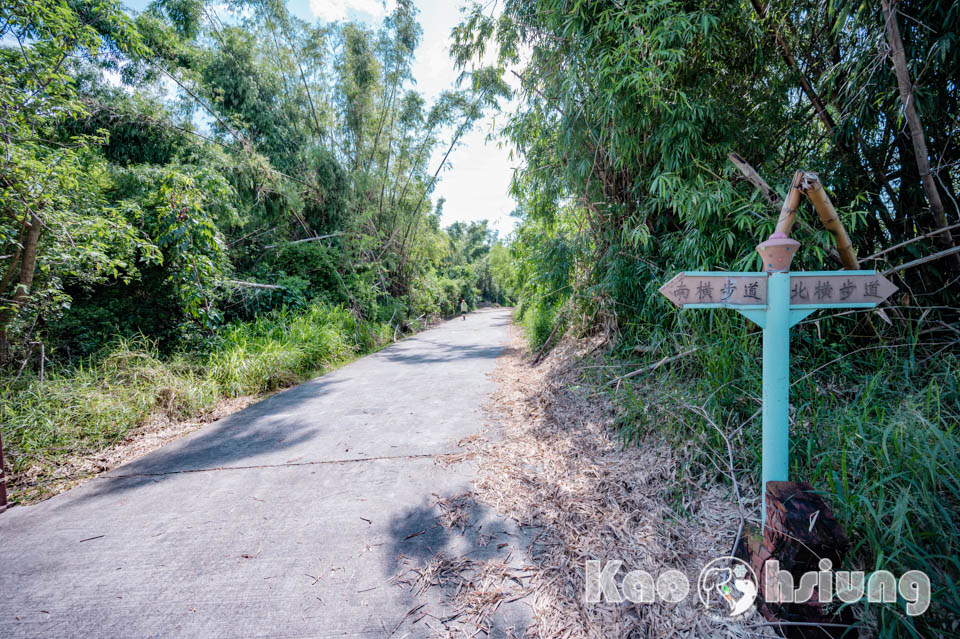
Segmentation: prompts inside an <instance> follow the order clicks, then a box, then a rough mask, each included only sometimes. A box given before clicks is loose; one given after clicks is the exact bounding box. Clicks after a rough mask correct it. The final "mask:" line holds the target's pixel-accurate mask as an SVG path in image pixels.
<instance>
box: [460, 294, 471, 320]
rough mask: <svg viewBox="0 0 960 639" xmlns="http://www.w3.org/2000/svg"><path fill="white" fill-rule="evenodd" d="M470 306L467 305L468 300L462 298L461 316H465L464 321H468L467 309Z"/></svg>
mask: <svg viewBox="0 0 960 639" xmlns="http://www.w3.org/2000/svg"><path fill="white" fill-rule="evenodd" d="M468 308H469V307H468V306H467V300H465V299H463V298H460V317H462V318H463V321H464V322H466V321H467V309H468Z"/></svg>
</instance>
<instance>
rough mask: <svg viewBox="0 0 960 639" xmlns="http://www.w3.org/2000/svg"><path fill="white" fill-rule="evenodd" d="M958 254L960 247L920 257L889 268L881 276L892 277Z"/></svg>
mask: <svg viewBox="0 0 960 639" xmlns="http://www.w3.org/2000/svg"><path fill="white" fill-rule="evenodd" d="M940 231H943V229H940ZM956 253H960V246H954V247H953V248H948V249H944V250H942V251H940V252H939V253H934V254H933V255H927V256H926V257H920V258H917V259H915V260H913V261H911V262H907V263H906V264H901V265H900V266H894V267H893V268H889V269H887V270H885V271H884V272H883V273H881V275H890V274H891V273H896V272H898V271H903V270H906V269H908V268H913V267H914V266H920V265H921V264H926V263H927V262H934V261H936V260H939V259H940V258H941V257H946V256H948V255H955V254H956Z"/></svg>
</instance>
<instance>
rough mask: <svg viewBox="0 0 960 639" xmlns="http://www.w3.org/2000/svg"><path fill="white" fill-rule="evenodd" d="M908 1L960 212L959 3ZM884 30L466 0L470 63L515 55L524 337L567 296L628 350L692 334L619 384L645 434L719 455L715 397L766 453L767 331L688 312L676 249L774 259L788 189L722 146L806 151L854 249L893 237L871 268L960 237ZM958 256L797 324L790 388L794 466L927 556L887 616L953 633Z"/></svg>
mask: <svg viewBox="0 0 960 639" xmlns="http://www.w3.org/2000/svg"><path fill="white" fill-rule="evenodd" d="M757 11H762V12H763V13H762V15H758V13H757ZM896 11H897V12H898V19H899V24H900V26H901V29H902V32H903V38H904V48H905V53H906V57H907V60H908V61H909V64H910V67H911V68H910V73H911V77H912V79H913V82H914V83H915V89H914V94H913V99H914V100H915V104H916V105H917V108H918V111H919V112H920V117H921V119H922V121H923V124H924V129H925V130H924V132H923V133H924V135H925V136H926V138H927V139H928V141H930V142H931V144H930V147H929V148H930V149H931V153H933V154H935V157H932V158H931V164H933V165H934V167H935V168H934V171H935V173H936V178H937V188H938V189H940V192H941V195H942V198H943V199H944V201H948V200H949V203H948V204H947V207H948V209H949V211H948V217H949V216H952V217H950V219H955V218H956V217H957V216H958V215H960V210H958V209H957V204H956V203H957V201H960V198H958V197H957V195H958V189H960V146H958V145H957V144H956V142H955V140H956V139H957V136H958V134H960V129H958V123H960V117H958V112H957V109H958V104H960V94H958V91H960V87H958V85H957V83H956V81H955V78H954V76H955V75H956V68H957V61H958V59H960V57H958V56H960V47H958V42H957V39H956V35H955V34H956V33H957V32H958V30H960V12H958V11H957V10H956V3H951V2H921V1H919V0H916V1H914V0H909V1H901V2H898V3H896ZM888 48H889V45H888V43H887V41H886V37H885V33H884V17H883V14H882V12H881V10H880V8H879V5H878V4H876V3H860V2H846V1H841V2H831V3H826V4H825V3H814V2H800V3H796V2H781V1H775V2H752V1H751V2H747V1H746V0H738V1H736V2H719V1H717V0H697V1H694V2H678V1H676V0H645V1H644V2H612V3H611V2H567V1H565V0H507V1H506V2H505V3H504V4H503V10H502V12H501V13H500V14H499V15H498V14H495V13H491V12H490V11H488V7H485V6H482V5H480V4H476V5H474V7H473V8H472V9H471V10H468V11H467V12H466V13H465V15H464V19H463V22H462V24H461V25H460V26H459V27H458V28H457V29H455V31H454V45H453V47H452V50H453V53H454V55H455V57H456V58H457V60H458V62H459V63H460V64H461V65H463V66H464V68H467V67H468V65H469V64H470V63H471V62H472V61H476V60H479V59H485V60H489V59H490V57H491V56H490V54H491V53H493V54H495V55H496V57H497V59H498V62H499V65H500V67H501V68H507V67H508V66H510V67H511V68H512V69H514V70H515V71H516V72H517V74H518V75H519V76H520V82H521V88H520V91H519V92H518V96H517V99H518V108H517V109H516V110H515V112H513V113H512V114H510V116H509V120H508V123H507V125H506V133H507V136H508V138H509V139H510V141H511V142H512V143H513V145H514V147H515V149H516V152H517V154H518V156H519V158H520V159H521V166H520V168H519V169H518V170H517V172H516V174H515V177H514V181H513V186H512V188H513V192H514V195H515V196H516V198H517V200H518V203H519V210H518V215H519V216H520V219H521V224H520V227H519V229H518V230H517V234H516V239H515V240H514V242H513V243H512V246H511V248H510V252H511V255H512V257H513V259H514V262H515V273H514V276H513V277H514V279H513V282H514V291H515V295H516V296H517V297H518V302H519V305H518V313H517V314H518V316H519V317H522V318H523V321H524V323H525V324H526V326H527V329H528V335H529V336H530V337H531V341H532V346H533V347H534V348H536V347H538V345H541V344H542V343H543V340H544V339H546V334H549V331H550V330H552V328H553V326H555V325H556V324H555V320H554V319H553V318H552V317H551V313H553V312H556V311H557V309H561V308H565V309H567V311H568V313H567V316H568V317H570V318H576V325H575V326H574V328H575V329H576V330H579V331H585V332H589V331H602V332H603V333H604V334H607V335H613V336H614V337H615V338H617V340H618V351H617V353H618V354H619V356H620V357H621V358H623V360H625V361H626V362H628V363H629V364H630V365H631V366H635V367H638V368H639V367H644V366H653V365H654V364H656V362H658V361H660V360H661V359H663V358H672V357H674V356H677V355H678V354H684V353H688V351H690V350H691V349H694V348H696V349H698V350H696V351H694V352H693V353H692V354H687V355H682V356H681V357H680V358H679V359H677V360H671V361H675V362H676V363H673V364H671V366H663V367H657V368H656V369H655V370H656V373H655V376H656V378H657V379H656V381H655V382H654V381H651V382H644V383H643V384H640V385H637V386H636V387H633V385H631V384H630V383H624V384H620V385H619V386H620V387H621V389H622V391H621V393H620V394H618V395H617V401H618V402H619V403H620V404H621V405H622V406H624V407H625V408H626V409H628V410H627V417H626V418H625V419H624V423H623V428H624V433H625V436H626V437H627V439H628V440H630V441H634V442H636V441H639V440H640V439H641V438H642V437H643V436H645V435H646V434H647V433H648V432H650V431H655V432H656V434H657V435H658V436H666V437H668V438H672V439H673V441H674V442H675V443H676V444H677V447H678V449H679V450H681V451H683V452H684V454H685V455H686V456H687V457H686V459H687V460H688V463H689V464H690V465H691V467H690V468H688V469H686V470H687V471H689V472H694V471H697V472H702V471H703V468H704V467H705V466H706V464H705V463H704V462H705V461H706V460H707V457H708V456H709V458H710V459H711V460H713V459H715V458H716V457H717V456H720V457H721V458H722V456H723V455H724V454H725V450H724V448H723V441H722V439H720V438H719V437H718V436H717V434H716V432H715V431H714V430H713V429H712V427H710V426H709V425H708V424H704V423H703V422H701V420H700V417H699V415H698V414H696V413H693V412H691V411H689V410H688V409H687V408H686V407H687V406H699V405H701V404H703V403H705V402H706V404H707V406H706V410H707V411H708V414H710V415H711V416H712V417H711V418H712V419H713V420H714V421H715V422H716V423H718V424H730V425H731V426H730V430H733V429H735V426H733V425H734V424H747V426H745V427H744V429H743V430H741V431H737V432H738V433H739V435H738V451H740V452H741V453H742V454H741V456H740V459H739V460H738V468H744V469H746V472H744V473H742V476H745V477H753V476H756V475H757V474H758V472H759V436H758V429H757V428H756V424H757V420H756V419H752V416H754V414H755V412H756V411H757V408H758V402H759V383H760V382H759V380H760V375H759V370H758V363H759V360H760V358H759V351H758V344H759V339H758V336H757V335H755V334H753V333H751V332H750V329H749V328H748V327H747V326H746V322H744V321H743V320H742V318H738V317H736V316H732V315H730V314H729V313H726V314H724V313H720V312H716V313H709V312H697V313H683V314H681V313H679V312H677V311H676V309H674V308H673V307H672V306H671V305H670V303H669V302H667V301H666V300H665V299H664V298H663V296H661V295H660V294H659V293H658V288H659V287H660V286H661V285H662V284H663V283H664V282H666V281H667V280H669V279H670V277H672V276H673V275H674V274H675V273H676V272H678V271H681V270H711V269H725V270H754V269H756V268H757V266H758V264H757V257H756V254H755V252H754V246H755V245H756V244H757V243H758V242H759V241H760V240H762V239H765V238H766V237H767V236H768V235H769V234H770V232H771V231H772V230H773V226H774V222H775V219H776V216H777V210H776V207H773V206H770V205H769V204H768V203H766V201H765V200H764V198H763V197H761V196H760V195H759V194H758V193H757V192H756V191H755V190H754V187H753V186H752V185H751V184H749V183H747V182H746V181H744V180H741V179H740V175H739V173H738V171H737V169H736V168H735V167H734V166H733V165H732V164H731V163H730V162H729V161H728V159H727V154H728V153H731V152H737V153H739V154H740V155H741V156H743V157H744V158H746V159H747V161H748V162H749V163H750V165H751V166H753V167H754V168H755V169H756V170H757V171H758V172H759V174H760V175H762V176H763V177H764V178H766V179H767V180H768V181H769V182H770V184H772V185H773V189H774V191H777V192H779V193H780V194H781V195H782V194H783V193H784V192H785V190H786V186H787V185H788V184H789V182H790V179H791V177H792V174H793V172H794V171H795V170H797V169H804V170H815V171H816V172H817V173H818V174H819V176H820V178H821V180H822V181H823V183H824V184H825V185H826V186H827V188H828V190H829V192H830V197H831V199H832V201H833V202H834V203H835V204H836V206H837V210H838V213H839V216H840V218H841V220H842V221H843V224H844V225H845V227H846V228H847V230H848V231H849V233H850V235H851V237H852V238H853V242H854V244H855V245H856V247H857V249H858V251H859V254H860V256H861V259H862V258H863V257H865V256H867V255H870V254H872V253H876V252H879V251H881V250H882V249H885V248H887V247H890V250H889V251H886V252H884V253H883V254H882V255H880V256H879V258H878V260H877V261H871V262H865V263H864V268H874V267H876V268H877V269H878V270H884V269H885V268H888V267H895V266H897V265H900V264H904V263H906V262H908V261H910V260H913V259H915V258H918V257H922V256H925V255H930V254H933V253H936V252H937V251H940V250H942V249H944V248H946V245H944V244H942V243H941V241H940V240H938V239H936V237H935V236H931V237H924V235H925V234H926V233H928V232H929V231H932V230H933V229H935V228H937V226H938V223H937V221H936V219H935V217H934V215H933V213H932V212H931V210H930V207H929V206H928V202H927V201H926V198H925V195H924V192H923V189H922V188H921V176H920V175H918V169H917V163H916V158H915V157H914V156H913V148H912V146H911V145H910V143H909V141H908V135H907V132H906V131H905V128H904V127H905V123H904V121H903V116H902V108H903V105H902V103H901V100H900V97H899V93H898V85H897V80H896V78H895V77H894V75H893V71H892V65H891V64H889V61H888V60H886V54H885V51H887V50H888ZM785 50H787V51H789V52H790V53H789V54H785ZM878 52H879V53H878ZM931 52H936V54H932V53H931ZM798 219H799V220H801V221H803V222H809V223H808V224H804V223H801V224H798V226H797V227H796V228H795V230H794V236H795V237H796V239H798V240H800V241H801V242H802V244H803V248H802V250H801V252H800V253H799V255H798V259H797V260H796V261H795V267H794V268H795V269H797V270H828V269H834V268H836V264H835V262H833V261H832V260H831V258H830V257H829V256H828V249H829V248H831V240H830V237H829V235H828V234H826V233H825V232H824V231H823V230H822V227H821V225H820V223H819V221H818V220H816V218H815V217H814V216H813V215H812V214H811V211H810V207H809V205H806V204H804V205H803V206H802V208H801V210H800V211H799V212H798ZM931 235H932V234H931ZM952 264H954V263H952V262H950V260H949V259H941V260H936V261H932V262H930V263H927V264H924V265H922V266H919V267H911V268H907V269H904V270H900V271H898V272H897V273H896V275H895V276H894V277H895V278H896V279H897V283H898V285H899V286H900V288H901V291H903V292H904V293H905V294H904V295H902V296H898V298H897V299H896V300H895V301H894V303H893V304H892V305H891V306H890V307H888V308H886V309H885V310H884V312H885V315H884V316H883V317H881V316H879V315H874V316H873V320H872V323H871V324H863V323H854V322H851V321H850V319H851V318H850V316H847V317H846V318H844V319H838V318H823V317H820V318H817V319H816V322H815V323H814V322H809V323H808V324H807V326H808V327H809V328H805V329H803V330H801V331H800V332H799V333H796V334H795V335H794V352H793V353H792V361H793V364H794V366H795V370H796V371H807V372H808V373H807V374H808V375H809V376H808V377H806V378H803V380H802V381H799V380H798V381H797V382H796V383H795V384H794V389H793V390H794V396H793V399H794V402H793V404H794V407H795V409H796V414H795V424H794V428H795V429H796V430H798V431H799V433H798V435H797V437H795V438H794V440H793V441H794V443H795V444H796V445H797V446H798V447H800V446H802V447H803V448H799V449H798V450H795V451H791V459H793V460H794V463H795V464H796V468H795V469H793V470H794V471H795V472H796V474H795V475H794V476H797V477H802V478H803V479H809V480H811V481H813V482H814V483H815V485H816V486H818V487H819V488H824V489H826V490H829V491H830V492H831V498H832V499H833V500H834V501H833V503H834V504H835V505H836V506H837V509H838V511H842V512H843V515H842V517H844V519H845V523H846V524H847V526H848V530H850V531H851V532H853V533H854V535H855V536H856V537H857V538H858V539H862V540H863V541H862V543H860V545H858V546H857V548H856V549H855V552H854V554H853V556H852V557H851V562H852V563H855V564H859V565H860V566H861V567H866V568H868V569H869V568H874V567H878V566H880V565H884V566H886V567H888V568H891V569H893V568H897V569H899V568H904V569H909V568H918V569H924V570H928V569H929V570H930V571H932V574H934V575H936V577H935V581H936V586H935V587H936V588H937V590H938V592H939V593H940V594H941V596H942V606H943V607H942V608H940V609H939V611H937V612H935V613H932V614H929V615H927V616H925V617H924V618H921V619H916V620H910V619H908V618H906V617H904V616H903V615H902V614H897V613H896V611H894V610H893V609H892V608H890V607H887V608H884V609H882V610H879V611H878V610H872V611H870V613H869V615H868V617H870V618H871V619H872V618H873V617H874V616H876V617H877V618H878V619H879V627H880V630H879V633H880V635H881V636H946V635H947V634H949V633H950V632H952V631H953V629H952V627H951V626H950V625H949V624H950V622H949V619H950V617H954V618H955V617H956V615H957V614H960V612H958V611H960V602H958V600H957V597H956V581H957V579H958V578H960V566H958V565H957V562H956V560H955V556H956V554H957V549H956V548H955V547H954V546H955V544H954V540H955V539H957V535H956V517H957V514H956V513H957V503H958V502H957V500H956V494H957V493H956V479H955V478H956V472H957V466H956V464H954V463H953V462H952V458H951V461H949V462H942V461H939V460H943V459H944V455H951V454H952V453H949V452H947V451H951V450H953V449H955V448H956V445H957V444H956V441H957V440H956V437H957V433H956V430H955V428H954V427H953V424H954V423H955V422H956V420H957V415H958V412H957V404H956V401H955V400H954V399H950V400H949V401H939V400H938V401H934V400H933V399H932V398H934V397H938V398H939V397H941V396H949V397H953V395H951V394H950V393H949V392H945V389H949V388H953V387H954V386H955V382H953V381H951V379H952V378H955V376H956V355H957V352H958V349H957V342H956V336H955V332H952V329H951V328H949V327H955V326H956V325H957V321H958V313H957V308H958V307H960V303H958V302H960V299H958V290H960V289H958V288H957V287H956V280H955V278H956V273H955V272H954V271H955V269H953V268H950V267H951V265H952ZM853 317H854V318H861V317H862V316H861V315H859V314H858V315H854V316H853ZM884 318H886V319H888V320H889V321H890V323H891V324H892V325H888V324H887V323H885V322H884ZM814 327H815V330H814ZM637 353H642V354H643V357H642V358H639V361H637V360H638V357H637ZM851 353H868V354H871V355H875V354H876V353H883V354H884V357H883V358H879V357H877V358H874V357H862V356H857V357H849V358H848V359H847V356H848V355H849V354H851ZM837 358H844V359H842V360H840V361H842V364H841V365H837V364H836V363H834V362H833V360H836V359H837ZM918 362H923V364H922V365H918ZM664 378H666V379H664ZM667 389H674V390H673V391H669V390H667ZM674 391H675V392H674ZM811 424H812V425H811ZM701 444H702V445H701ZM870 460H872V463H871V461H870ZM932 460H938V461H932ZM710 468H713V466H712V464H711V465H710ZM898 500H899V501H898ZM908 505H909V507H915V508H917V509H920V511H921V514H920V515H919V516H918V517H917V519H918V520H922V521H923V522H924V524H923V527H921V526H920V525H916V526H913V525H912V522H908V521H907V516H906V514H905V513H906V510H907V508H908ZM934 599H935V601H936V595H935V597H934ZM868 621H869V620H868Z"/></svg>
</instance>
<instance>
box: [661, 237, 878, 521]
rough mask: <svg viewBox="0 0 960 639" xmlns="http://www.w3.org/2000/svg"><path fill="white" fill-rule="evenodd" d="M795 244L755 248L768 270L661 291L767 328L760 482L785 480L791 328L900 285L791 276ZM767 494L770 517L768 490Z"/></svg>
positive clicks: (853, 275) (849, 275)
mask: <svg viewBox="0 0 960 639" xmlns="http://www.w3.org/2000/svg"><path fill="white" fill-rule="evenodd" d="M798 246H799V243H798V242H796V241H795V240H790V239H788V238H786V236H782V237H774V236H771V239H770V240H768V241H767V242H764V243H763V244H761V245H760V246H759V247H758V251H760V255H761V256H762V257H763V261H764V264H765V265H766V266H767V267H768V268H770V271H769V272H767V273H703V272H686V273H680V274H679V275H677V276H676V277H674V278H673V279H672V280H670V281H669V282H667V283H666V284H664V285H663V286H662V287H661V288H660V292H661V293H663V294H664V295H665V296H666V297H667V299H669V300H670V301H671V302H673V303H674V304H676V305H677V306H679V307H680V308H718V307H725V308H730V309H733V310H735V311H737V312H739V313H740V314H741V315H744V316H746V317H747V318H748V319H750V320H751V321H752V322H754V323H756V324H757V325H758V326H760V327H761V328H762V329H763V405H762V413H763V455H762V470H761V474H762V478H761V486H766V485H767V483H768V482H771V481H787V479H788V477H787V475H788V472H787V471H788V469H789V467H790V465H789V450H790V446H789V426H790V420H789V415H790V327H791V326H793V325H794V324H796V323H797V322H799V321H800V320H802V319H803V318H804V317H806V316H807V315H810V314H811V313H813V312H815V311H816V310H817V309H821V308H873V307H874V306H876V305H877V304H879V303H880V302H882V301H883V300H885V299H887V298H888V297H890V296H891V295H893V294H894V293H895V292H896V290H897V287H896V286H894V285H893V284H892V283H891V282H890V281H889V280H887V279H885V278H884V277H883V276H882V275H880V274H878V273H877V272H876V271H826V272H811V271H800V272H797V273H791V272H789V271H787V270H786V269H787V268H789V266H790V258H791V257H792V254H794V253H795V251H796V248H797V247H798ZM775 265H782V266H783V268H782V269H781V270H774V266H775ZM763 498H764V507H763V511H762V512H763V517H764V521H766V514H767V509H766V491H764V492H763Z"/></svg>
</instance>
